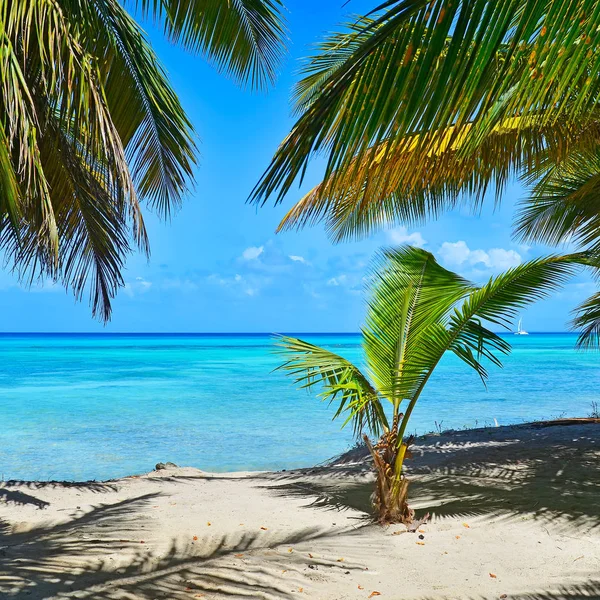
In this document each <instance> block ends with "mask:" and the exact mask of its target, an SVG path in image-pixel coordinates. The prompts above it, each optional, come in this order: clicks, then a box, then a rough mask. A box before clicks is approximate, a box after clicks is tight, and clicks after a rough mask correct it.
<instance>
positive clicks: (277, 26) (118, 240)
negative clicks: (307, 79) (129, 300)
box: [0, 0, 284, 320]
mask: <svg viewBox="0 0 600 600" xmlns="http://www.w3.org/2000/svg"><path fill="white" fill-rule="evenodd" d="M123 4H126V5H128V6H131V7H132V8H136V7H137V8H139V9H140V10H141V12H142V13H145V14H152V15H153V16H155V17H157V18H159V19H163V20H164V22H165V28H166V30H167V33H168V34H169V35H170V36H171V37H172V38H173V39H175V40H177V41H179V42H182V43H184V44H185V45H186V46H187V47H188V48H190V49H192V50H204V51H205V52H206V53H207V55H208V57H209V58H210V59H212V60H213V61H214V62H215V63H217V64H218V66H219V67H220V68H222V69H230V71H231V72H232V74H233V75H234V76H236V77H237V78H239V79H241V80H243V81H248V82H249V83H251V84H252V85H254V86H255V87H260V86H262V85H263V84H265V83H266V82H267V81H270V80H271V79H272V76H273V74H274V70H275V68H276V66H277V64H278V61H279V58H280V56H281V53H282V51H283V38H284V26H283V24H282V18H281V9H282V6H281V4H280V2H279V0H235V1H233V2H228V1H227V0H223V1H217V0H213V1H210V2H200V1H199V0H197V1H193V0H192V1H187V0H158V1H157V2H153V1H148V2H145V1H141V0H140V2H139V3H136V2H133V1H131V2H125V3H121V2H120V1H119V0H95V1H94V2H81V1H80V0H22V1H19V2H13V1H11V0H0V67H1V68H0V116H1V117H2V118H1V119H0V142H1V143H2V148H3V150H4V151H3V152H0V250H2V251H3V253H4V254H5V256H7V257H8V260H9V261H11V262H12V265H11V266H12V267H13V268H14V270H15V271H17V272H18V273H20V274H21V276H22V278H23V280H25V281H27V282H30V281H31V280H33V279H36V278H38V277H41V278H44V277H47V278H51V279H52V280H54V281H60V282H62V283H64V284H65V285H67V286H70V287H71V288H72V289H73V291H74V293H75V295H76V297H77V298H80V297H81V296H82V295H83V294H84V293H89V295H90V304H91V305H92V312H93V313H94V314H95V315H98V316H99V317H100V318H101V319H102V320H106V319H108V318H109V316H110V314H111V300H112V298H113V297H114V295H115V294H116V292H117V290H118V289H119V287H121V286H122V285H123V284H124V281H123V275H122V270H123V268H124V265H125V260H126V257H127V255H128V254H129V253H130V252H131V251H132V250H133V249H135V248H136V247H137V248H140V249H141V250H142V251H143V252H145V253H148V252H149V246H148V239H147V235H146V230H145V227H144V220H143V216H142V210H141V206H140V202H147V203H148V204H149V205H150V206H152V207H156V208H157V210H158V212H160V213H161V214H162V215H163V216H167V215H169V214H170V212H171V210H172V208H174V207H176V206H178V205H179V204H180V202H181V200H182V198H183V197H184V196H185V194H186V192H187V190H188V188H189V187H190V185H191V182H192V173H193V166H194V164H195V161H196V154H197V149H196V147H195V144H194V132H193V129H192V126H191V123H190V121H189V120H188V118H187V117H186V115H185V112H184V110H183V108H182V106H181V104H180V102H179V101H178V99H177V97H176V95H175V93H174V91H173V89H172V88H171V86H170V85H169V82H168V79H167V76H166V73H165V71H164V70H163V68H162V67H161V65H160V63H159V61H158V60H157V57H156V55H155V54H154V52H153V51H152V48H151V47H150V44H149V41H148V39H147V37H146V36H145V34H144V33H143V32H142V30H141V29H140V27H139V26H138V25H137V24H136V23H135V21H134V20H133V19H132V18H131V16H129V15H128V14H127V12H126V11H125V9H124V7H123ZM138 5H139V6H138Z"/></svg>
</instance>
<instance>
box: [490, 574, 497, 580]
mask: <svg viewBox="0 0 600 600" xmlns="http://www.w3.org/2000/svg"><path fill="white" fill-rule="evenodd" d="M490 577H491V578H492V579H497V578H498V576H497V575H496V573H490Z"/></svg>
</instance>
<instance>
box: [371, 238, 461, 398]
mask: <svg viewBox="0 0 600 600" xmlns="http://www.w3.org/2000/svg"><path fill="white" fill-rule="evenodd" d="M368 281H369V283H368V286H367V295H368V296H367V298H368V299H367V315H366V320H365V326H364V327H363V330H362V333H363V345H364V351H365V356H366V359H367V365H368V370H369V373H370V375H371V378H372V380H373V381H374V383H375V385H376V387H377V389H378V391H379V392H380V393H381V394H382V395H384V396H385V397H387V398H388V399H389V400H390V401H391V402H392V403H394V405H396V406H398V405H399V403H400V402H401V401H402V400H404V399H406V398H407V397H408V396H409V395H410V394H409V392H408V391H407V390H409V389H411V387H414V385H415V383H416V382H417V381H418V380H419V378H420V375H421V373H422V371H423V369H426V368H427V367H428V366H429V362H428V355H427V349H428V347H429V345H430V338H431V337H433V336H434V334H435V332H436V331H437V333H438V334H439V329H440V327H442V328H443V323H444V317H445V315H446V314H447V312H448V311H449V310H450V308H451V307H452V306H454V305H455V304H456V302H458V301H459V300H460V299H461V298H463V297H464V296H465V295H466V294H468V293H469V291H470V290H471V289H473V285H472V284H470V283H469V282H468V281H466V280H464V279H463V278H461V277H459V276H458V275H456V274H455V273H452V272H451V271H448V270H447V269H444V268H443V267H442V266H441V265H440V264H439V263H438V262H436V260H435V258H434V256H433V255H432V254H431V253H429V252H427V251H425V250H422V249H420V248H414V247H411V246H406V247H400V248H397V249H392V248H390V249H386V250H384V251H382V252H381V253H380V254H379V255H378V256H377V257H376V258H375V260H374V262H373V266H372V269H371V274H370V277H369V279H368Z"/></svg>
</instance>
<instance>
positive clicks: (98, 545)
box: [0, 493, 360, 600]
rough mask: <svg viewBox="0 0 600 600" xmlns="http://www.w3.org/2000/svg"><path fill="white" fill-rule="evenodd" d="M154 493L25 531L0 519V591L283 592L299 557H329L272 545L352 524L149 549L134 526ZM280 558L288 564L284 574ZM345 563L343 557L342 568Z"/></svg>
mask: <svg viewBox="0 0 600 600" xmlns="http://www.w3.org/2000/svg"><path fill="white" fill-rule="evenodd" d="M161 495H162V494H160V493H153V494H145V495H142V496H139V497H136V498H133V499H128V500H123V501H120V502H117V503H115V504H110V505H99V506H96V507H94V508H93V509H92V510H90V511H88V512H85V513H83V514H81V515H77V516H75V517H74V518H72V519H71V520H68V521H66V522H63V523H59V524H53V525H48V526H46V525H40V526H37V527H34V528H33V529H30V530H27V531H19V530H18V529H15V528H14V527H13V526H11V525H10V524H9V523H7V522H5V521H0V597H3V598H17V597H19V598H20V597H22V595H23V594H26V595H27V597H28V598H30V600H48V599H50V598H57V597H64V596H65V595H67V596H69V597H70V596H71V595H76V596H77V597H78V598H94V599H100V598H102V599H106V600H118V599H119V600H120V599H122V598H123V597H135V598H136V599H139V600H151V599H152V600H153V599H155V598H158V597H165V598H169V599H170V600H171V599H175V600H176V599H178V598H186V599H189V598H190V597H191V596H192V597H193V595H194V593H202V592H211V597H215V598H218V597H240V596H243V597H258V598H265V599H273V600H275V599H281V598H291V597H293V591H294V583H295V579H294V578H295V577H296V575H298V574H299V573H300V571H301V569H302V568H303V567H307V561H308V562H314V563H315V564H323V565H327V566H330V567H334V564H328V561H326V560H325V559H316V558H315V559H311V561H309V559H307V558H306V557H305V556H304V555H300V553H298V554H288V553H287V552H286V553H285V556H283V555H282V554H279V553H278V552H276V551H275V550H273V549H274V548H276V547H278V546H280V545H285V546H288V545H293V544H300V543H302V542H308V541H311V540H315V539H318V538H323V537H328V536H333V535H339V534H340V533H342V534H349V535H352V534H353V533H354V530H353V528H349V530H348V531H346V530H340V529H337V530H334V531H332V530H331V529H330V528H328V529H327V530H325V529H320V528H318V527H313V528H305V529H301V530H297V531H294V532H291V533H289V532H288V533H281V532H280V533H278V532H276V531H272V532H271V531H267V532H263V531H261V532H256V533H242V532H240V533H235V534H228V535H212V536H210V535H208V536H206V537H204V538H202V539H200V540H197V539H196V540H194V541H192V539H189V540H185V541H182V540H177V539H173V540H172V541H171V544H170V546H169V547H168V548H164V549H163V550H162V551H160V550H156V549H153V544H152V541H151V539H148V540H146V541H145V543H144V544H140V542H141V541H142V540H140V536H144V535H146V534H144V533H142V531H143V530H142V529H140V521H139V512H140V510H142V509H144V508H145V507H147V505H149V504H150V503H153V502H155V501H156V499H157V498H158V497H159V496H161ZM147 534H148V535H149V536H150V537H151V535H152V534H151V532H150V531H149V532H147ZM246 553H247V554H246ZM256 554H260V559H259V558H258V557H255V555H256ZM283 559H285V563H283V562H282V561H283ZM280 563H281V564H280ZM282 564H284V566H285V570H286V571H288V572H289V575H288V576H286V578H285V579H284V578H282V575H281V574H282V570H283V569H282ZM352 568H353V566H352V565H351V564H348V563H347V562H346V563H344V569H352ZM356 568H360V566H358V565H357V566H356ZM296 587H297V586H296Z"/></svg>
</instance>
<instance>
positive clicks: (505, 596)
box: [500, 594, 508, 598]
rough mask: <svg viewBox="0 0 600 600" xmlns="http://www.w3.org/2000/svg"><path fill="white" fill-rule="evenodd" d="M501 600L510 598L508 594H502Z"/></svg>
mask: <svg viewBox="0 0 600 600" xmlns="http://www.w3.org/2000/svg"><path fill="white" fill-rule="evenodd" d="M500 598H508V596H507V595H506V594H502V595H501V596H500Z"/></svg>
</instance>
